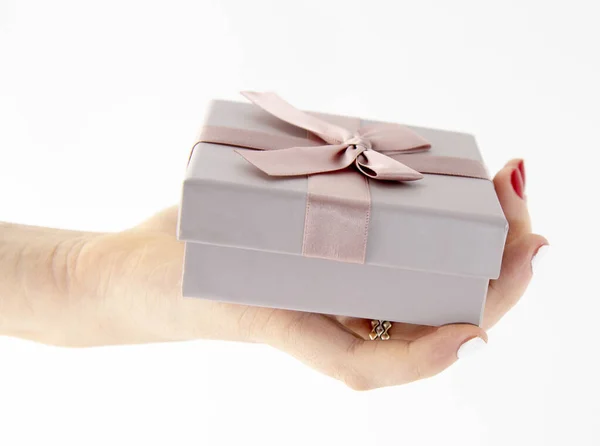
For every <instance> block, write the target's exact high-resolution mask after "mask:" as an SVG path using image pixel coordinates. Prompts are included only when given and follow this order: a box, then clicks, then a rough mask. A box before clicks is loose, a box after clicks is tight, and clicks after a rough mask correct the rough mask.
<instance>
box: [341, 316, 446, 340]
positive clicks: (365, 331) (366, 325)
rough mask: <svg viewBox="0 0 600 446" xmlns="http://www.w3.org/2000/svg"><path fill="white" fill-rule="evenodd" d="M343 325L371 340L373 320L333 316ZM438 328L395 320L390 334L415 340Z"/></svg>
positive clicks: (397, 337) (398, 337)
mask: <svg viewBox="0 0 600 446" xmlns="http://www.w3.org/2000/svg"><path fill="white" fill-rule="evenodd" d="M333 317H335V318H336V319H337V320H338V321H339V322H340V323H341V324H342V325H344V326H345V327H347V328H348V329H350V330H352V331H353V332H354V333H356V334H357V335H358V336H360V337H361V338H362V339H364V340H369V339H370V338H369V334H370V333H371V330H372V327H371V320H370V319H361V318H356V317H345V316H333ZM436 329H437V328H436V327H431V326H428V325H416V324H406V323H401V322H394V323H393V324H392V327H391V328H390V329H389V331H388V334H389V335H390V337H391V339H397V340H403V341H414V340H415V339H418V338H420V337H422V336H425V335H427V334H429V333H433V332H434V331H435V330H436Z"/></svg>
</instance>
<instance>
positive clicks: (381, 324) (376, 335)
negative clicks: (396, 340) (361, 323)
mask: <svg viewBox="0 0 600 446" xmlns="http://www.w3.org/2000/svg"><path fill="white" fill-rule="evenodd" d="M390 328H392V323H391V322H390V321H380V320H377V319H373V320H372V321H371V333H369V339H371V341H375V340H377V339H381V340H382V341H387V340H388V339H390V334H389V333H388V330H389V329H390Z"/></svg>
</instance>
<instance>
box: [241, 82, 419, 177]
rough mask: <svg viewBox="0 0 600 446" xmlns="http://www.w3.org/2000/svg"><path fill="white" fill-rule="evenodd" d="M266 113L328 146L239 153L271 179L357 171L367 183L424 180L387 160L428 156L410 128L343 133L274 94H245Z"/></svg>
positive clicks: (384, 126)
mask: <svg viewBox="0 0 600 446" xmlns="http://www.w3.org/2000/svg"><path fill="white" fill-rule="evenodd" d="M242 95H244V96H245V97H246V98H248V99H249V100H250V101H251V102H253V103H254V104H255V105H257V106H259V107H260V108H262V109H263V110H265V111H266V112H268V113H270V114H272V115H273V116H275V117H277V118H279V119H281V120H282V121H285V122H287V123H289V124H292V125H295V126H296V127H300V128H302V129H305V130H307V131H309V132H311V133H312V134H314V135H316V136H318V137H319V138H320V139H322V140H323V141H325V142H327V143H328V145H325V146H308V147H290V148H285V149H281V150H268V151H256V150H253V151H238V153H239V154H240V155H241V156H243V157H244V158H245V159H246V160H247V161H249V162H250V163H252V164H253V165H254V166H256V167H257V168H258V169H260V170H262V171H263V172H265V173H266V174H268V175H271V176H300V175H311V174H317V173H325V172H335V171H338V170H343V169H346V168H348V167H350V166H351V165H352V164H354V165H355V166H356V168H357V169H358V171H359V172H361V173H362V174H364V175H366V176H367V177H369V178H373V179H376V180H388V181H414V180H420V179H421V178H423V175H422V174H421V173H419V172H418V171H416V170H414V169H412V168H410V167H409V166H407V165H406V164H403V163H401V162H400V161H398V160H395V159H394V158H391V157H390V156H388V155H400V154H407V153H414V152H422V151H426V150H429V149H430V148H431V145H430V144H429V143H428V142H427V141H426V140H425V139H423V138H422V137H421V136H419V135H418V134H416V133H415V132H413V131H412V130H410V129H409V128H407V127H404V126H401V125H398V124H377V125H372V126H369V127H363V128H360V129H359V130H358V131H357V132H356V133H352V132H351V131H349V130H348V129H346V128H344V127H340V126H338V125H335V124H332V123H330V122H327V121H325V120H323V119H320V118H318V117H316V116H314V115H310V114H308V113H305V112H303V111H301V110H298V109H297V108H295V107H293V106H292V105H290V104H288V103H287V102H285V101H284V100H283V99H281V98H280V97H279V96H277V95H276V94H275V93H257V92H250V91H245V92H242Z"/></svg>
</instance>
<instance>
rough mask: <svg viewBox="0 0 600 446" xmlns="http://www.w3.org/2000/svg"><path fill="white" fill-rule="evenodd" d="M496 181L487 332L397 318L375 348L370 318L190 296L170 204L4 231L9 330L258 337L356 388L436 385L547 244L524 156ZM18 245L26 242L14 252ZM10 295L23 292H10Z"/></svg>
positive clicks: (54, 340) (83, 338)
mask: <svg viewBox="0 0 600 446" xmlns="http://www.w3.org/2000/svg"><path fill="white" fill-rule="evenodd" d="M494 185H495V188H496V192H497V194H498V197H499V199H500V203H501V204H502V208H503V209H504V213H505V215H506V218H507V219H508V222H509V226H510V230H509V234H508V239H507V243H506V247H505V252H504V258H503V262H502V270H501V275H500V277H499V278H498V279H497V280H494V281H492V282H491V283H490V286H489V290H488V295H487V301H486V305H485V312H484V320H483V326H482V327H481V328H480V327H477V326H473V325H467V324H455V325H446V326H442V327H429V326H420V325H412V324H401V323H394V324H393V327H392V328H391V329H390V332H389V333H390V335H391V340H389V341H386V342H381V341H370V340H369V338H368V334H369V332H370V331H371V325H370V320H366V319H357V318H347V317H336V316H329V315H323V314H314V313H303V312H297V311H288V310H277V309H270V308H261V307H252V306H243V305H234V304H227V303H221V302H215V301H209V300H203V299H191V298H190V299H186V298H182V296H181V274H182V260H183V244H182V243H180V242H178V241H177V240H176V239H175V229H176V224H177V209H176V208H170V209H167V210H165V211H163V212H161V213H159V214H157V215H155V216H153V217H152V218H150V219H149V220H147V221H146V222H144V223H142V224H140V225H139V226H136V227H134V228H132V229H130V230H127V231H123V232H120V233H115V234H94V233H81V232H70V231H55V230H48V229H42V228H31V227H29V228H27V229H23V228H15V227H9V229H8V230H6V229H4V230H3V234H2V235H3V237H0V310H1V311H0V330H2V331H0V334H2V333H3V332H4V333H5V334H11V335H14V336H20V337H24V338H29V339H33V340H37V341H39V342H44V343H48V344H55V345H64V346H91V345H106V344H124V343H142V342H161V341H181V340H191V339H198V338H210V339H223V340H236V341H247V342H260V343H266V344H269V345H272V346H273V347H275V348H278V349H280V350H283V351H285V352H287V353H289V354H291V355H293V356H295V357H296V358H298V359H299V360H301V361H303V362H304V363H306V364H308V365H309V366H311V367H313V368H315V369H317V370H319V371H321V372H323V373H326V374H327V375H330V376H332V377H334V378H337V379H340V380H342V381H344V382H345V383H346V384H347V385H348V386H350V387H351V388H354V389H371V388H375V387H382V386H390V385H397V384H403V383H407V382H410V381H414V380H417V379H421V378H426V377H429V376H432V375H435V374H437V373H439V372H441V371H442V370H444V369H445V368H447V367H448V366H450V365H451V364H452V363H453V362H455V361H456V359H457V351H458V349H459V348H460V346H461V345H462V344H464V343H465V342H467V341H469V340H472V339H474V338H480V339H481V341H476V342H483V341H487V335H486V332H485V330H487V329H488V328H490V327H491V326H493V325H494V324H495V323H496V322H498V320H499V319H500V318H501V317H502V316H503V315H504V314H505V313H506V312H507V311H508V310H509V309H510V308H511V307H512V306H513V305H515V304H516V302H517V301H518V300H519V298H520V296H521V295H522V294H523V293H524V291H525V289H526V287H527V285H528V283H529V280H530V278H531V275H532V269H531V260H532V258H533V257H534V255H535V254H536V253H537V251H538V250H539V249H540V248H541V247H542V246H544V245H547V241H546V240H545V239H544V238H543V237H541V236H539V235H535V234H532V233H531V225H530V219H529V214H528V211H527V204H526V201H525V199H524V185H525V172H524V168H523V163H522V161H520V160H513V161H511V162H509V163H508V164H507V165H506V166H505V167H504V168H503V169H502V170H501V171H500V172H498V174H497V175H496V177H495V178H494ZM11 231H12V232H11ZM19 231H20V232H19ZM23 231H26V232H27V236H24V235H23ZM11 234H12V235H11ZM19 234H20V235H19ZM15 239H16V240H20V239H22V240H23V244H24V246H25V247H24V248H22V249H21V248H19V247H18V246H16V247H15V246H13V248H14V249H11V246H10V245H11V243H12V244H14V243H15V242H14V240H15ZM2 243H4V245H2ZM17 243H18V242H17ZM35 243H38V249H37V250H36V248H35V245H32V244H35ZM7 246H8V248H7ZM32 246H33V247H32ZM3 253H4V255H3ZM11 253H12V254H11ZM15 253H16V254H15ZM7 262H9V264H10V268H7V267H5V266H6V265H7ZM7 272H8V274H6V273H7ZM11 272H12V273H14V274H12V275H11ZM3 274H4V276H3ZM15 277H16V278H17V279H18V280H17V282H15ZM11 281H12V282H11ZM7 284H8V285H7ZM11 284H12V285H11ZM3 290H4V291H6V290H7V291H8V293H7V294H6V295H7V296H10V295H11V294H9V293H11V292H12V296H13V297H12V298H6V297H3ZM3 300H4V301H3Z"/></svg>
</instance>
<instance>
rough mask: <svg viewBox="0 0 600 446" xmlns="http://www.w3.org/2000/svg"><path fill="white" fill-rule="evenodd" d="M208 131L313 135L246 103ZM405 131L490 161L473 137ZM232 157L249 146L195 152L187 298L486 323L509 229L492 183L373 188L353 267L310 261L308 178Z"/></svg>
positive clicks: (185, 206) (183, 230)
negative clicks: (360, 259)
mask: <svg viewBox="0 0 600 446" xmlns="http://www.w3.org/2000/svg"><path fill="white" fill-rule="evenodd" d="M318 116H320V117H322V118H324V119H326V120H327V119H329V120H332V121H335V120H336V117H335V116H332V115H326V114H318ZM373 123H374V121H367V120H363V121H362V124H363V125H368V124H373ZM205 125H209V126H225V127H233V128H242V129H250V130H256V131H261V132H272V133H274V134H288V135H291V136H296V137H299V138H302V137H306V131H305V130H302V129H299V128H297V127H294V126H292V125H290V124H287V123H284V122H282V121H279V120H278V119H277V118H275V117H273V116H271V115H269V114H268V113H266V112H265V111H263V110H261V109H260V108H259V107H257V106H255V105H253V104H246V103H240V102H230V101H214V102H213V103H212V104H211V106H210V108H209V110H208V112H207V114H206V118H205ZM407 127H409V128H411V129H412V130H414V131H415V132H417V133H418V134H419V135H421V136H423V137H424V138H425V139H427V140H428V141H429V142H430V143H431V150H430V151H429V152H428V154H430V155H432V156H433V155H437V156H451V157H461V158H466V159H473V160H480V161H481V155H480V153H479V150H478V148H477V145H476V142H475V139H474V137H473V136H472V135H469V134H465V133H456V132H449V131H445V130H437V129H430V128H422V127H413V126H407ZM234 150H251V149H240V148H239V147H232V146H227V145H223V144H213V143H205V142H201V143H198V144H196V145H195V147H194V150H193V152H192V154H191V157H190V161H189V164H188V167H187V173H186V176H185V180H184V184H183V196H182V201H181V207H180V219H179V228H178V238H179V239H180V240H183V241H185V242H186V249H185V265H184V277H183V295H184V296H185V297H193V298H205V299H215V300H220V301H226V302H232V303H239V304H247V305H259V306H266V307H276V308H285V309H293V310H301V311H309V312H317V313H326V314H336V315H346V316H354V317H361V318H369V319H380V320H389V321H398V322H408V323H415V324H426V325H442V324H447V323H456V322H465V323H472V324H480V323H481V319H482V311H483V307H484V303H485V297H486V293H487V286H488V282H489V280H490V279H494V278H497V277H498V275H499V272H500V264H501V259H502V253H503V249H504V242H505V238H506V234H507V230H508V224H507V222H506V219H505V217H504V214H503V212H502V208H501V206H500V203H499V201H498V198H497V196H496V193H495V190H494V186H493V184H492V182H491V181H489V180H482V179H477V178H465V177H459V176H450V175H430V174H425V175H424V178H423V179H422V180H420V181H415V182H409V183H397V182H386V181H376V180H369V187H370V192H371V201H372V202H371V212H370V221H369V229H368V243H367V248H366V258H365V263H364V264H358V263H346V262H340V261H335V260H328V259H320V258H311V257H305V256H303V255H302V242H303V240H302V239H303V229H304V222H305V210H306V201H307V177H291V178H287V177H286V178H281V177H270V176H267V175H265V174H264V173H263V172H261V171H260V170H258V169H256V168H255V167H254V166H252V165H251V164H250V163H248V162H247V161H246V160H245V159H243V158H242V157H241V156H240V155H239V154H237V153H235V152H234Z"/></svg>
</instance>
